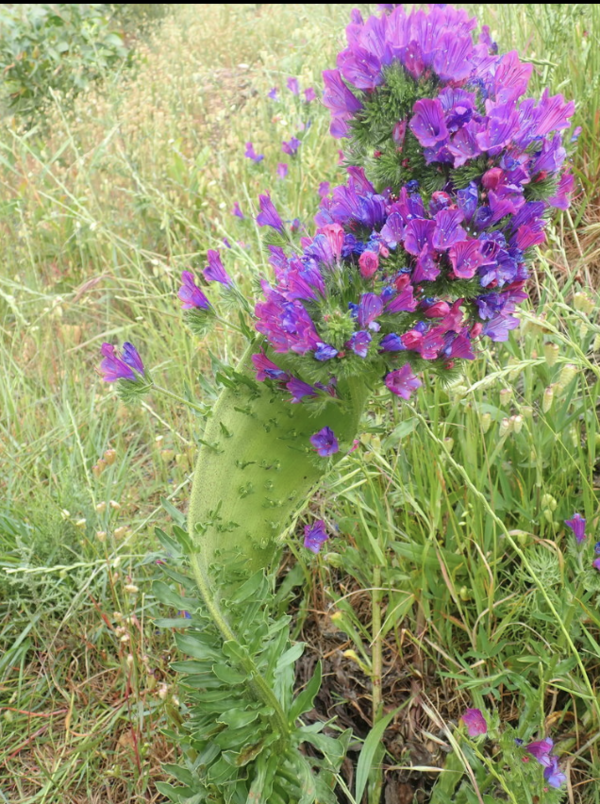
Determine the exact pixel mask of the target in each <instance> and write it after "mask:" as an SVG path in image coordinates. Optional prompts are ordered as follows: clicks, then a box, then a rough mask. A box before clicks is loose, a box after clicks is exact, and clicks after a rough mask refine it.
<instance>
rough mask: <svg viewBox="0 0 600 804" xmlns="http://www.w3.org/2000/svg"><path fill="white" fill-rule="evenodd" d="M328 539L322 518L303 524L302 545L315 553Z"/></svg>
mask: <svg viewBox="0 0 600 804" xmlns="http://www.w3.org/2000/svg"><path fill="white" fill-rule="evenodd" d="M328 539H329V536H328V534H327V531H326V530H325V523H324V522H323V520H322V519H317V521H316V522H314V523H313V524H312V525H305V526H304V546H305V547H306V549H307V550H310V551H311V552H312V553H315V555H316V554H317V553H318V552H319V551H320V550H321V547H322V546H323V545H324V544H325V542H326V541H327V540H328Z"/></svg>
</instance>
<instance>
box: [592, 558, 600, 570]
mask: <svg viewBox="0 0 600 804" xmlns="http://www.w3.org/2000/svg"><path fill="white" fill-rule="evenodd" d="M592 567H593V568H594V569H596V570H598V572H600V556H599V557H598V558H595V559H594V560H593V561H592Z"/></svg>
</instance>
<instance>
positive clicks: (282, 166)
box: [277, 162, 288, 179]
mask: <svg viewBox="0 0 600 804" xmlns="http://www.w3.org/2000/svg"><path fill="white" fill-rule="evenodd" d="M287 174H288V166H287V165H286V163H285V162H279V164H278V165H277V175H278V176H279V178H280V179H285V177H286V176H287Z"/></svg>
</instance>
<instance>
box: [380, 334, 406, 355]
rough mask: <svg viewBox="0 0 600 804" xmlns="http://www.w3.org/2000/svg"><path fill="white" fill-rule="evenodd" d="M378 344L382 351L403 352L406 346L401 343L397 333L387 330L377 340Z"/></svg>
mask: <svg viewBox="0 0 600 804" xmlns="http://www.w3.org/2000/svg"><path fill="white" fill-rule="evenodd" d="M379 346H380V347H381V349H382V351H384V352H403V351H404V350H405V349H406V346H405V345H404V344H403V343H402V340H401V339H400V336H399V335H396V333H395V332H389V333H388V334H387V335H384V337H383V338H382V339H381V340H380V341H379Z"/></svg>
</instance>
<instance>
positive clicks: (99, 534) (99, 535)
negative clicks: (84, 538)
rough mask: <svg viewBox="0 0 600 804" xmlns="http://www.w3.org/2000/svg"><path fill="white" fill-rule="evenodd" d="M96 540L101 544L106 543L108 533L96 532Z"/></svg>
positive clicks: (103, 531)
mask: <svg viewBox="0 0 600 804" xmlns="http://www.w3.org/2000/svg"><path fill="white" fill-rule="evenodd" d="M96 538H97V539H98V541H99V542H105V541H106V531H105V530H97V531H96Z"/></svg>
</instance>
